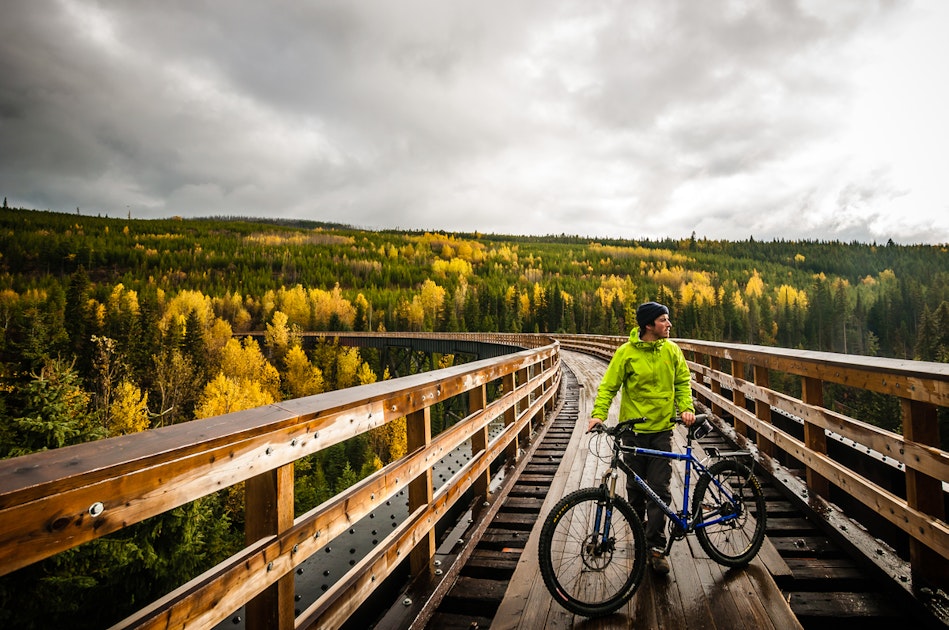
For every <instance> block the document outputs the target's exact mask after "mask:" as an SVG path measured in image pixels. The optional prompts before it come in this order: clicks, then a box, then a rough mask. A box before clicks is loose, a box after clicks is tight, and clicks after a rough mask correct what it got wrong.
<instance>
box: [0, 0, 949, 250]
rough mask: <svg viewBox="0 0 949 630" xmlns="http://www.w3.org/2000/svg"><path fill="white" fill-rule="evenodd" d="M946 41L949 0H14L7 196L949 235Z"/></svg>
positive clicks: (328, 214)
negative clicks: (271, 0) (100, 0)
mask: <svg viewBox="0 0 949 630" xmlns="http://www.w3.org/2000/svg"><path fill="white" fill-rule="evenodd" d="M947 31H949V2H946V1H944V0H919V1H915V2H913V1H905V2H904V1H896V0H894V1H883V0H878V1H877V0H833V1H829V0H801V1H796V2H795V1H791V0H785V1H777V0H776V1H772V2H765V1H754V0H714V1H712V0H647V1H639V0H636V1H633V0H629V1H622V0H575V1H556V0H520V1H518V0H504V1H503V2H497V1H494V0H481V1H479V2H451V1H447V0H399V1H388V0H376V1H373V2H369V1H358V0H320V1H310V2H305V1H302V0H301V1H294V2H291V1H286V2H260V1H259V0H254V1H250V0H229V1H224V0H221V1H218V2H211V1H196V0H187V1H162V2H127V1H123V2H119V1H112V2H108V1H103V2H92V1H86V0H14V1H11V2H5V3H4V7H3V11H2V18H0V196H3V197H6V198H7V199H8V204H9V205H10V206H22V207H29V208H37V209H51V210H57V211H65V212H75V211H76V208H77V207H78V208H79V209H80V212H81V213H82V214H93V215H94V214H101V215H108V216H113V217H124V216H127V215H128V214H129V213H131V215H132V217H133V218H156V217H167V216H172V215H181V216H204V217H207V216H221V215H230V216H234V215H240V216H249V217H259V216H280V217H292V218H302V219H312V220H320V221H333V222H342V223H346V224H349V225H354V226H357V227H361V228H369V229H377V228H388V227H395V228H405V229H425V230H447V231H481V232H486V233H504V234H560V233H566V234H576V235H581V236H589V237H608V236H610V237H624V238H662V237H676V238H678V237H687V236H689V235H690V234H691V233H692V232H693V231H694V232H695V234H696V235H697V236H698V237H699V238H702V237H708V238H713V239H734V240H737V239H747V238H748V237H749V236H753V237H754V238H756V239H759V240H771V239H774V238H781V239H840V240H845V241H850V240H854V239H856V240H860V241H866V242H872V241H877V242H881V243H882V242H886V240H887V239H890V238H892V239H893V240H894V241H896V242H899V243H947V242H949V195H947V190H949V168H947V167H949V160H947V159H946V153H947V150H949V122H947V116H949V81H947V79H946V76H947V74H946V72H947V70H946V64H947V60H949V43H947V42H949V37H946V36H945V34H946V32H947Z"/></svg>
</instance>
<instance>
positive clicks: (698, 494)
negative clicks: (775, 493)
mask: <svg viewBox="0 0 949 630" xmlns="http://www.w3.org/2000/svg"><path fill="white" fill-rule="evenodd" d="M713 479H716V480H718V482H719V483H721V484H722V485H724V486H725V487H726V488H728V490H729V492H730V493H731V494H732V496H733V497H734V501H731V500H729V499H728V498H727V497H726V496H725V495H724V493H723V492H722V491H721V490H720V489H719V488H718V486H717V485H716V484H715V483H713V481H712V480H713ZM692 513H693V514H696V515H698V514H701V515H702V517H701V518H700V519H699V521H698V523H697V526H696V529H695V537H696V538H698V541H699V544H700V545H701V546H702V549H704V550H705V553H707V554H708V555H709V557H710V558H711V559H712V560H714V561H715V562H718V563H719V564H722V565H725V566H729V567H740V566H744V565H746V564H748V563H749V562H751V560H752V558H754V557H755V555H756V554H757V553H758V550H759V549H761V543H762V542H764V537H765V526H766V521H767V514H766V507H765V499H764V493H762V491H761V484H760V483H759V482H758V478H757V477H755V476H754V474H753V473H752V472H751V470H750V469H749V468H748V467H747V466H745V465H744V464H742V463H741V462H738V461H735V460H731V459H723V460H721V461H718V462H715V463H714V464H712V466H710V467H709V469H708V473H707V474H703V475H702V476H701V477H700V478H699V481H698V483H697V484H696V486H695V498H694V499H693V502H692ZM732 514H736V515H737V516H736V517H735V518H733V519H728V520H725V521H722V522H720V523H716V524H713V525H705V526H703V525H702V523H703V522H705V521H712V520H715V519H717V518H721V517H722V516H729V515H732Z"/></svg>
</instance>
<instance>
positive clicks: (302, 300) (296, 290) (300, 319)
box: [274, 284, 312, 329]
mask: <svg viewBox="0 0 949 630" xmlns="http://www.w3.org/2000/svg"><path fill="white" fill-rule="evenodd" d="M274 308H275V309H277V310H278V311H282V312H283V313H284V315H285V316H286V318H287V321H286V323H287V325H290V324H296V325H297V326H300V327H301V328H304V329H308V328H309V327H310V325H311V324H312V311H311V309H310V299H309V296H308V295H307V292H306V290H304V288H303V287H302V286H301V285H299V284H298V285H296V286H295V287H292V288H290V289H285V288H283V287H281V288H280V290H279V291H277V296H276V299H275V301H274ZM274 315H276V312H275V313H274Z"/></svg>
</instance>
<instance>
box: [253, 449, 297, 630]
mask: <svg viewBox="0 0 949 630" xmlns="http://www.w3.org/2000/svg"><path fill="white" fill-rule="evenodd" d="M292 526H293V464H286V465H284V466H280V467H279V468H276V469H274V470H270V471H267V472H265V473H263V474H260V475H257V476H256V477H251V478H250V479H248V480H247V482H246V484H245V486H244V538H245V540H246V543H247V544H248V545H250V544H253V543H255V542H257V541H258V540H260V539H261V538H265V537H268V536H273V535H275V534H281V533H283V532H284V531H286V530H288V529H290V528H291V527H292ZM293 595H294V575H293V572H290V573H288V574H287V575H285V576H283V577H282V578H280V579H279V580H277V582H276V584H272V585H271V586H269V587H267V589H266V590H264V591H263V592H262V593H261V594H260V595H258V596H257V597H255V598H254V599H252V600H250V601H249V602H247V605H246V606H245V609H244V613H245V614H246V616H247V622H246V628H247V629H248V630H271V629H277V630H293V622H294V602H293Z"/></svg>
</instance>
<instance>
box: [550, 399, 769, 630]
mask: <svg viewBox="0 0 949 630" xmlns="http://www.w3.org/2000/svg"><path fill="white" fill-rule="evenodd" d="M635 422H636V421H632V422H623V423H621V424H619V425H617V426H615V427H609V428H607V427H606V426H604V425H602V424H600V425H597V426H596V427H595V428H594V431H593V432H594V433H596V434H602V436H603V437H605V438H606V440H607V443H608V444H609V445H610V449H611V451H612V452H611V454H610V455H609V466H608V468H607V469H606V471H605V472H604V473H603V475H602V477H601V481H600V484H599V486H597V487H591V488H581V489H580V490H577V491H575V492H572V493H570V494H568V495H567V496H565V497H564V498H563V499H561V500H560V501H559V502H558V503H557V504H556V505H555V506H554V507H553V509H552V510H551V511H550V514H549V515H548V516H547V518H546V520H545V521H544V525H543V527H542V528H541V532H540V541H539V555H540V573H541V576H542V577H543V579H544V584H545V585H546V586H547V589H548V590H549V591H550V593H551V595H552V596H553V598H554V600H556V601H557V602H558V603H559V604H560V605H562V606H563V607H564V608H566V609H567V610H569V611H570V612H573V613H575V614H578V615H582V616H584V617H599V616H602V615H608V614H610V613H612V612H614V611H616V610H617V609H619V608H620V607H621V606H622V605H623V604H625V603H626V602H627V601H628V600H629V599H630V598H631V597H632V596H633V594H634V593H635V592H636V589H637V588H638V587H639V584H640V582H641V581H642V579H643V574H644V572H645V568H646V554H647V549H646V534H645V529H644V527H643V522H642V519H641V517H640V516H639V515H638V514H637V513H636V511H635V510H633V507H632V506H631V505H630V504H629V502H628V501H627V500H626V499H624V498H623V497H621V496H618V495H617V494H616V480H617V478H618V477H619V474H618V470H623V471H624V472H625V473H626V475H627V477H628V478H629V479H633V480H634V482H635V483H636V484H637V485H638V486H639V487H640V488H642V489H643V491H644V492H645V494H646V496H647V497H648V499H649V500H651V501H653V502H655V503H656V504H657V505H659V506H660V507H661V508H662V510H663V512H665V514H666V516H667V517H668V520H669V536H668V538H667V543H666V548H665V550H664V554H665V555H668V554H669V551H670V550H671V548H672V544H673V542H675V541H677V540H682V539H683V538H685V536H686V535H688V534H695V536H696V538H697V539H698V542H699V544H700V545H701V546H702V549H704V550H705V553H707V554H708V555H709V557H710V558H711V559H712V560H715V561H716V562H718V563H720V564H722V565H725V566H729V567H739V566H744V565H746V564H748V563H749V562H751V560H752V558H754V557H755V555H756V554H757V553H758V550H759V549H760V548H761V543H762V542H763V541H764V537H765V521H766V518H767V516H766V514H765V499H764V494H763V493H762V491H761V484H760V483H759V482H758V479H757V478H756V477H755V475H754V474H753V473H752V471H751V469H750V468H749V467H748V466H747V465H745V464H744V463H742V461H740V460H742V459H744V458H747V457H748V456H749V455H750V453H749V452H748V451H731V452H720V451H718V449H715V448H708V449H705V450H706V454H707V455H708V457H707V458H706V459H705V460H704V461H700V460H699V459H697V458H696V457H695V456H694V455H693V450H692V441H693V440H696V439H698V438H700V437H703V436H704V435H705V434H707V433H708V431H710V430H711V428H712V424H711V423H710V422H709V421H708V420H707V419H706V417H705V415H700V416H696V421H695V422H694V423H693V425H692V426H691V427H689V429H688V435H687V437H686V447H685V452H684V453H676V452H672V451H660V450H653V449H646V448H637V447H635V446H626V445H624V444H623V439H622V438H623V435H624V434H625V433H626V432H627V431H632V430H633V427H634V424H635ZM594 439H597V435H594V436H593V437H592V438H591V442H592V441H593V440H594ZM624 453H630V454H632V455H634V456H637V457H661V458H666V459H671V460H676V461H681V462H685V484H684V490H683V496H682V504H681V505H682V507H681V509H679V510H675V509H674V508H673V507H671V506H670V505H668V504H666V503H665V502H664V501H662V499H660V498H659V496H658V495H657V494H656V493H655V491H653V489H652V488H650V487H649V485H648V484H647V483H646V482H645V481H644V480H643V479H642V478H641V477H640V476H639V475H637V474H635V473H634V472H633V470H632V469H631V468H630V467H629V466H628V465H627V464H626V462H624V461H623V458H622V455H623V454H624ZM710 460H715V461H710ZM707 462H709V463H707ZM693 470H694V472H695V473H696V474H697V475H698V481H697V482H696V484H695V490H694V493H693V495H692V500H691V502H690V500H689V487H690V482H691V476H692V473H693Z"/></svg>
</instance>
